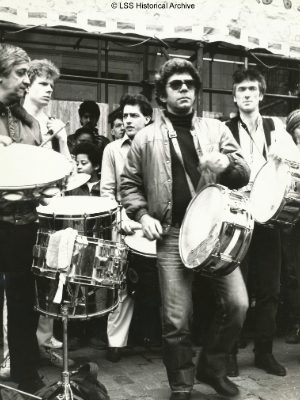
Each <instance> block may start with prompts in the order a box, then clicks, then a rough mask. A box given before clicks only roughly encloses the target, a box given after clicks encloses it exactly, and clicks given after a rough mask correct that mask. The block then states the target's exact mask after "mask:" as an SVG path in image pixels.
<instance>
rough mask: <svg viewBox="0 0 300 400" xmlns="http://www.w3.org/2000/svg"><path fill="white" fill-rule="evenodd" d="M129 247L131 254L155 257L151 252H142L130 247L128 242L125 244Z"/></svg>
mask: <svg viewBox="0 0 300 400" xmlns="http://www.w3.org/2000/svg"><path fill="white" fill-rule="evenodd" d="M126 246H127V247H128V249H129V251H130V252H131V253H133V254H136V255H138V256H143V257H148V258H157V254H152V253H143V252H141V251H138V250H135V249H132V248H131V247H130V246H128V244H127V245H126Z"/></svg>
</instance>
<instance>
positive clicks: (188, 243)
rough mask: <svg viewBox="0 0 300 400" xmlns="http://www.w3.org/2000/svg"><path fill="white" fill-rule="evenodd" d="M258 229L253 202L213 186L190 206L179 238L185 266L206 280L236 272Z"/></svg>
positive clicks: (199, 195) (198, 195)
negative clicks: (206, 278) (251, 203)
mask: <svg viewBox="0 0 300 400" xmlns="http://www.w3.org/2000/svg"><path fill="white" fill-rule="evenodd" d="M253 227H254V220H253V218H252V216H251V214H250V211H249V200H248V198H247V197H245V196H243V195H242V194H241V193H239V192H237V191H231V190H229V189H228V188H226V187H224V186H221V185H217V184H212V185H208V186H206V187H205V188H204V189H203V190H202V191H200V192H199V193H198V194H197V195H196V196H195V197H194V198H193V199H192V201H191V202H190V204H189V207H188V209H187V211H186V214H185V216H184V220H183V223H182V226H181V229H180V234H179V251H180V256H181V259H182V262H183V264H184V265H185V266H186V267H187V268H189V269H191V270H194V271H199V273H201V274H202V275H203V276H208V277H212V278H213V277H220V276H224V275H227V274H229V273H230V272H232V271H233V270H234V269H235V268H236V267H237V266H238V265H239V264H240V262H241V261H242V259H243V257H244V256H245V254H246V252H247V250H248V247H249V244H250V240H251V236H252V231H253Z"/></svg>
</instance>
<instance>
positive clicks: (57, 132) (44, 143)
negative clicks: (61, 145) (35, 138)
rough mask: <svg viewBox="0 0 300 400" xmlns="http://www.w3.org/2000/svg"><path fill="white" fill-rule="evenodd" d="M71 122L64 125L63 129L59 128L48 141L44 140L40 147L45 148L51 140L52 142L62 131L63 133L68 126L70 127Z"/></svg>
mask: <svg viewBox="0 0 300 400" xmlns="http://www.w3.org/2000/svg"><path fill="white" fill-rule="evenodd" d="M69 123H70V121H68V122H66V123H65V125H63V126H62V127H61V128H59V129H58V130H57V131H56V132H54V133H52V135H50V136H49V137H48V138H47V139H46V140H44V141H43V142H42V143H41V144H40V145H39V147H44V146H45V145H46V144H47V143H48V142H50V140H52V139H53V138H54V137H55V136H56V135H58V134H59V132H60V131H62V130H63V129H64V128H65V127H66V126H68V125H69Z"/></svg>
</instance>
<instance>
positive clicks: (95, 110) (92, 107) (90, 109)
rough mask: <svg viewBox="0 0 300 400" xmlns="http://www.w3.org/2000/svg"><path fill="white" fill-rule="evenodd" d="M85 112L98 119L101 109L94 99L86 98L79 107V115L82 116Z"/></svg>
mask: <svg viewBox="0 0 300 400" xmlns="http://www.w3.org/2000/svg"><path fill="white" fill-rule="evenodd" d="M85 113H89V114H91V115H93V116H94V117H95V118H96V119H97V121H98V119H99V117H100V109H99V106H98V104H97V103H96V102H95V101H92V100H85V101H84V102H83V103H81V104H80V106H79V109H78V114H79V117H80V118H81V117H82V116H83V115H84V114H85Z"/></svg>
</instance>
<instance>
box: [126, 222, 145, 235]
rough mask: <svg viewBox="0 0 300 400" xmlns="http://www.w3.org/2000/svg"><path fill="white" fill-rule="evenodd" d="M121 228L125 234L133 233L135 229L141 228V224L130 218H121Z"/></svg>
mask: <svg viewBox="0 0 300 400" xmlns="http://www.w3.org/2000/svg"><path fill="white" fill-rule="evenodd" d="M121 226H122V230H123V231H124V232H125V234H126V235H133V234H134V231H136V230H137V229H142V225H141V224H140V223H139V222H136V221H133V220H132V219H124V220H122V224H121Z"/></svg>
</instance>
